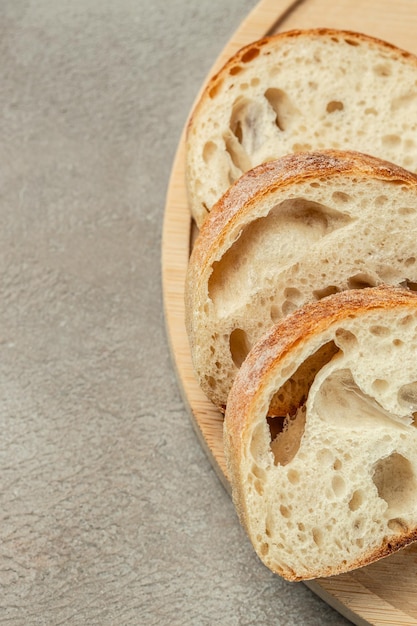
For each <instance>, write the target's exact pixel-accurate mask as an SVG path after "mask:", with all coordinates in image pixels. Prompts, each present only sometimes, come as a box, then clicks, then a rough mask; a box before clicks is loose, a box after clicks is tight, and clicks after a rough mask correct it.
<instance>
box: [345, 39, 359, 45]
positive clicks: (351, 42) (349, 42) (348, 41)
mask: <svg viewBox="0 0 417 626" xmlns="http://www.w3.org/2000/svg"><path fill="white" fill-rule="evenodd" d="M344 40H345V43H347V44H348V45H349V46H359V41H356V39H351V38H350V37H344Z"/></svg>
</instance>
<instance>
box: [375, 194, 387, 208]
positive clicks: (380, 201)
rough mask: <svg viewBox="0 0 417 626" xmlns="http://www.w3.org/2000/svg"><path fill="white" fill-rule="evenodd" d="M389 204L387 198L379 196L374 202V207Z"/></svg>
mask: <svg viewBox="0 0 417 626" xmlns="http://www.w3.org/2000/svg"><path fill="white" fill-rule="evenodd" d="M387 202H388V198H387V196H377V197H376V198H375V200H374V205H375V206H376V207H382V206H384V204H386V203H387Z"/></svg>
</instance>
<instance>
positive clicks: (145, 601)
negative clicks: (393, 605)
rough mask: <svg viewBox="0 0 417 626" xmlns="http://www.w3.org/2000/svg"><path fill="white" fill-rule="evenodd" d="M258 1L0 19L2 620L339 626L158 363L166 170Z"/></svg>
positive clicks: (80, 8)
mask: <svg viewBox="0 0 417 626" xmlns="http://www.w3.org/2000/svg"><path fill="white" fill-rule="evenodd" d="M254 5H255V1H254V0H228V1H227V2H225V1H224V0H192V1H191V2H185V0H171V1H170V2H165V1H163V0H152V2H150V1H148V0H72V1H71V2H66V1H60V2H59V1H57V0H2V2H1V3H0V59H1V62H0V157H1V168H0V216H1V217H0V219H1V228H0V427H1V435H0V476H1V489H0V588H1V591H0V609H1V610H0V622H1V623H4V624H7V625H8V626H18V625H19V626H20V625H22V626H23V625H24V626H27V625H32V624H36V625H38V624H39V625H47V626H50V625H58V624H69V625H77V626H78V625H89V626H93V625H100V626H110V625H126V626H128V625H135V626H136V625H137V626H142V625H153V624H155V625H159V624H164V625H165V624H169V625H187V626H188V625H199V624H203V625H206V624H207V625H211V624H221V625H225V626H229V625H230V626H240V625H243V626H244V625H249V624H262V625H264V626H268V625H291V626H293V625H299V624H308V625H312V626H314V625H317V626H325V625H326V624H328V625H329V626H330V625H332V626H337V625H339V626H342V624H347V623H348V622H347V621H346V620H344V619H343V618H342V617H340V616H339V615H338V614H337V613H335V612H334V611H333V610H332V609H330V608H328V607H327V606H326V605H325V604H324V603H323V602H322V601H321V600H319V599H318V598H316V597H315V596H314V595H313V594H312V593H311V592H310V591H309V590H308V589H307V588H306V587H305V586H304V585H302V584H289V583H285V582H283V581H282V580H280V579H279V578H278V577H275V576H273V575H272V574H271V573H270V572H269V571H267V570H266V568H264V567H263V566H262V565H261V564H260V563H259V561H258V560H257V558H256V557H255V555H254V553H253V551H252V548H251V547H250V545H249V543H248V540H247V539H246V537H245V535H244V533H243V531H242V530H241V528H240V527H239V525H238V522H237V519H236V517H235V514H234V510H233V507H232V504H231V502H230V499H229V497H228V495H227V494H226V493H225V491H224V490H223V488H222V486H221V484H220V482H219V481H218V479H217V477H216V476H215V474H214V472H213V470H212V469H211V467H210V464H209V462H208V460H207V459H206V457H205V455H204V453H203V452H202V450H201V448H200V446H199V444H198V442H197V439H196V437H195V434H194V431H193V429H192V426H191V424H190V422H189V418H188V416H187V414H186V411H185V408H184V406H183V403H182V401H181V398H180V393H179V391H178V388H177V384H176V379H175V375H174V371H173V366H172V363H171V359H170V355H169V353H168V348H167V340H166V336H165V329H164V320H163V313H162V296H161V285H160V239H161V229H162V219H163V211H164V201H165V193H166V188H167V183H168V177H169V173H170V168H171V165H172V160H173V157H174V153H175V149H176V145H177V142H178V139H179V136H180V132H181V129H182V126H183V124H184V121H185V118H186V115H187V113H188V110H189V108H190V106H191V104H192V101H193V99H194V96H195V94H196V92H197V90H198V88H199V87H200V85H201V82H202V80H203V78H204V77H205V75H206V72H207V71H208V69H209V67H210V66H211V64H212V62H213V61H214V59H215V57H216V56H217V54H218V53H219V51H220V50H221V48H222V47H223V46H224V44H225V43H226V41H227V40H228V39H229V37H230V36H231V34H232V33H233V31H234V30H235V28H236V27H237V26H238V24H239V23H240V21H241V20H242V19H243V17H244V16H245V15H246V14H247V13H248V11H249V10H250V9H251V8H252V7H253V6H254Z"/></svg>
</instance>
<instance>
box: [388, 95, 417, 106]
mask: <svg viewBox="0 0 417 626" xmlns="http://www.w3.org/2000/svg"><path fill="white" fill-rule="evenodd" d="M416 98H417V92H416V91H413V92H410V93H407V94H404V95H402V96H399V97H398V98H393V100H392V101H391V111H398V109H404V108H406V107H408V106H409V105H410V104H411V103H412V102H414V100H415V99H416Z"/></svg>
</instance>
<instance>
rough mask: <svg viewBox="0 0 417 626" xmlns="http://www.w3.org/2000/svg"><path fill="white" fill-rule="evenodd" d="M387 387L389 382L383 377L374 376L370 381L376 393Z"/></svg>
mask: <svg viewBox="0 0 417 626" xmlns="http://www.w3.org/2000/svg"><path fill="white" fill-rule="evenodd" d="M388 388H389V382H388V381H387V380H384V379H383V378H376V379H375V380H374V381H373V383H372V389H373V390H374V391H375V392H376V393H383V392H384V391H386V390H387V389H388Z"/></svg>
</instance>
